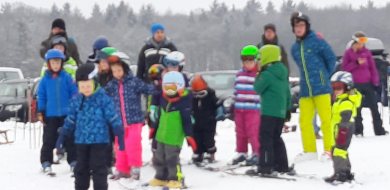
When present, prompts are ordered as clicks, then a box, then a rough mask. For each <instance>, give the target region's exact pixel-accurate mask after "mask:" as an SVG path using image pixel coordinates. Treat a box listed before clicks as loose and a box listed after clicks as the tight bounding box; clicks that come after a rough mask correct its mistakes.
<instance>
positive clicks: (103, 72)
mask: <svg viewBox="0 0 390 190" xmlns="http://www.w3.org/2000/svg"><path fill="white" fill-rule="evenodd" d="M115 52H118V50H117V49H116V48H113V47H105V48H103V49H101V50H100V51H97V53H96V58H95V63H96V64H97V65H98V68H99V73H98V82H99V85H100V86H101V87H105V86H106V85H107V83H108V82H110V81H111V79H112V76H111V69H110V65H109V63H108V60H107V59H108V57H109V56H111V55H112V54H114V53H115Z"/></svg>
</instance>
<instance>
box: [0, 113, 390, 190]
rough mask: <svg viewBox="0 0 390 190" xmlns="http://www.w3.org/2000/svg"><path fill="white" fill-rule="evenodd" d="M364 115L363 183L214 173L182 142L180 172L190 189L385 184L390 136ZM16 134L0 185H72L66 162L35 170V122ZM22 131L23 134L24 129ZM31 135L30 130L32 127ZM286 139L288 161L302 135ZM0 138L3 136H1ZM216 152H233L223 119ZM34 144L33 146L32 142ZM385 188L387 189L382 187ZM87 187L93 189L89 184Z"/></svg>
mask: <svg viewBox="0 0 390 190" xmlns="http://www.w3.org/2000/svg"><path fill="white" fill-rule="evenodd" d="M363 111H364V112H363V115H364V118H367V119H365V121H364V123H365V126H366V128H365V135H366V136H365V137H364V138H354V139H353V141H352V145H351V147H350V159H351V162H352V167H353V168H352V170H353V172H354V173H355V175H356V179H357V181H358V182H360V183H362V184H363V185H354V186H350V185H341V186H331V185H329V184H326V183H325V182H323V180H320V179H305V178H298V180H297V181H296V182H288V181H281V180H275V179H263V178H261V179H260V178H250V177H246V176H231V175H227V174H223V173H218V172H209V171H205V170H202V169H199V168H196V167H195V166H193V165H188V164H187V163H188V162H189V160H190V159H191V150H190V148H188V147H187V146H186V145H184V147H183V151H182V155H181V159H182V164H183V172H184V174H185V176H186V178H185V179H186V183H187V184H188V185H189V186H190V187H191V189H224V190H227V189H245V190H248V189H282V188H283V189H285V188H289V189H291V188H293V189H298V188H299V189H300V190H306V189H310V190H312V189H347V188H348V189H349V188H352V189H376V190H380V189H388V187H389V186H390V162H389V160H390V158H389V156H390V153H389V145H390V136H385V137H375V136H374V134H373V129H372V124H371V116H370V112H369V111H368V110H367V109H364V110H363ZM383 118H384V126H385V128H386V130H390V127H389V114H388V110H387V108H386V110H385V113H384V117H383ZM297 121H298V115H293V119H292V123H293V124H297V123H298V122H297ZM14 126H15V123H13V122H4V123H0V129H4V128H10V129H11V132H10V133H9V137H10V138H11V139H13V138H14V134H13V130H14ZM16 131H17V134H16V137H17V139H16V140H15V143H13V144H7V145H0V189H1V190H21V189H39V190H53V189H56V190H70V189H73V181H74V178H71V177H70V172H69V167H68V165H67V164H66V162H63V163H62V164H60V165H54V166H53V170H54V171H55V172H57V177H54V178H50V177H48V176H44V175H43V174H41V173H40V163H39V150H40V146H39V143H41V142H40V140H39V139H38V136H39V126H38V125H36V128H35V132H36V133H35V135H36V136H37V139H35V141H34V139H30V135H29V134H30V130H29V126H28V125H27V128H25V130H23V126H22V124H18V126H17V130H16ZM24 132H25V133H24ZM31 134H32V136H34V135H33V134H34V130H33V128H32V131H31ZM147 136H148V131H147V127H145V128H144V131H143V137H144V139H143V145H144V151H143V156H144V157H143V160H144V162H147V161H149V160H150V158H151V153H150V143H149V141H148V139H147ZM283 138H284V140H285V142H286V146H287V152H288V156H289V159H290V161H292V160H293V159H294V157H295V155H297V154H298V153H300V151H301V140H300V133H299V130H298V131H297V132H295V133H287V134H283ZM0 141H3V139H2V137H0ZM216 141H217V147H218V152H217V154H216V158H217V160H219V162H218V164H220V165H224V164H225V163H227V162H229V161H230V160H231V159H232V157H233V156H234V147H235V133H234V123H233V122H231V121H224V122H220V123H218V134H217V136H216ZM34 143H35V146H34ZM317 147H318V150H319V155H320V154H321V152H322V141H321V140H318V141H317ZM296 170H297V172H298V173H305V174H317V176H318V178H322V177H325V176H328V175H330V174H331V173H332V163H331V162H321V161H311V162H307V163H302V164H298V165H296ZM153 175H154V170H153V168H152V167H151V166H150V165H148V166H145V167H144V168H143V169H142V174H141V178H142V180H144V181H148V180H150V179H152V177H153ZM386 187H387V188H386ZM91 189H92V188H91ZM109 189H110V190H111V189H113V190H114V189H118V190H120V189H123V188H122V187H121V186H120V185H119V184H118V182H115V181H109Z"/></svg>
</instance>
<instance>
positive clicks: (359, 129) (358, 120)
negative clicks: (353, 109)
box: [355, 84, 367, 135]
mask: <svg viewBox="0 0 390 190" xmlns="http://www.w3.org/2000/svg"><path fill="white" fill-rule="evenodd" d="M355 88H356V89H357V90H358V91H359V92H360V93H361V94H362V96H363V97H362V105H361V106H360V107H359V108H358V109H357V114H356V117H355V135H363V130H364V128H363V117H362V108H363V103H364V102H366V101H367V98H366V93H367V92H366V88H365V87H364V85H363V84H355Z"/></svg>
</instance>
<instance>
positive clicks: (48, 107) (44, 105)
mask: <svg viewBox="0 0 390 190" xmlns="http://www.w3.org/2000/svg"><path fill="white" fill-rule="evenodd" d="M37 94H38V112H41V113H44V114H45V116H46V117H60V116H66V115H67V114H68V112H69V104H70V99H71V98H72V96H73V95H75V94H77V86H76V84H75V83H74V81H73V79H72V77H71V76H70V75H69V74H68V73H66V72H65V71H63V70H62V71H60V72H59V74H58V76H57V77H53V75H52V73H51V72H50V71H46V72H45V75H44V76H43V77H42V79H41V81H40V82H39V86H38V92H37Z"/></svg>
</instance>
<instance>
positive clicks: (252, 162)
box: [245, 154, 259, 166]
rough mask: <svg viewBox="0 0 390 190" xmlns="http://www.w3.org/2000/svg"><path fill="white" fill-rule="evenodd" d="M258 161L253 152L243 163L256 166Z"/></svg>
mask: <svg viewBox="0 0 390 190" xmlns="http://www.w3.org/2000/svg"><path fill="white" fill-rule="evenodd" d="M258 161H259V157H258V156H257V155H255V154H253V155H252V156H250V157H248V158H247V159H246V160H245V165H246V166H256V165H257V162H258Z"/></svg>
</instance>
